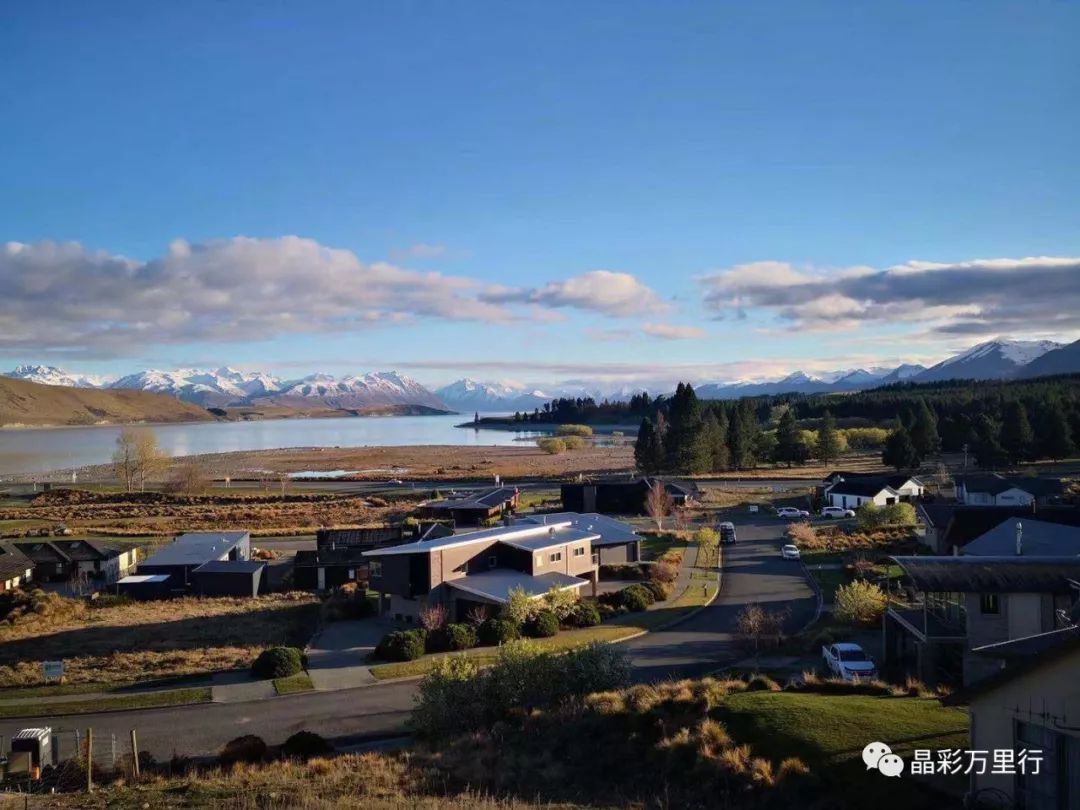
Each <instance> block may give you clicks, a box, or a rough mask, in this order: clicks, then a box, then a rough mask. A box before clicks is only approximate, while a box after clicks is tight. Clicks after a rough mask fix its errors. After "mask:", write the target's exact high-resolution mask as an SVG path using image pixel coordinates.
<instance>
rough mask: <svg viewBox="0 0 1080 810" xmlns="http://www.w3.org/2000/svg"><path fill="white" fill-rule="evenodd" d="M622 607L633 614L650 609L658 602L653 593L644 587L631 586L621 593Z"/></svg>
mask: <svg viewBox="0 0 1080 810" xmlns="http://www.w3.org/2000/svg"><path fill="white" fill-rule="evenodd" d="M619 595H620V602H621V603H622V606H623V607H624V608H626V609H627V610H629V611H630V612H632V613H638V612H640V611H642V610H646V609H648V607H649V605H651V604H652V603H653V602H655V601H656V599H655V598H654V597H653V595H652V591H650V590H649V589H648V588H646V587H645V586H643V585H631V586H630V587H628V588H623V589H622V590H621V591H619Z"/></svg>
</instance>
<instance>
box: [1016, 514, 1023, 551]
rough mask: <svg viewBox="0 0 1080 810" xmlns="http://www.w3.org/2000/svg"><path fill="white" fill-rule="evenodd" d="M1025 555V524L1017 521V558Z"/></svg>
mask: <svg viewBox="0 0 1080 810" xmlns="http://www.w3.org/2000/svg"><path fill="white" fill-rule="evenodd" d="M1023 554H1024V524H1023V523H1021V522H1020V521H1019V520H1018V521H1016V556H1017V557H1020V556H1023Z"/></svg>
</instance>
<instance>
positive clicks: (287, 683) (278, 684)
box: [274, 672, 315, 695]
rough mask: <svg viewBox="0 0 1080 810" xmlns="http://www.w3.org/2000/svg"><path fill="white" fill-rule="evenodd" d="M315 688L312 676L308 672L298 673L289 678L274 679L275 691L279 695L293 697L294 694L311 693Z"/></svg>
mask: <svg viewBox="0 0 1080 810" xmlns="http://www.w3.org/2000/svg"><path fill="white" fill-rule="evenodd" d="M314 688H315V684H313V683H312V682H311V676H310V675H308V674H307V673H306V672H297V673H296V674H295V675H290V676H288V677H287V678H274V689H275V690H276V691H277V693H278V694H279V695H291V694H293V693H294V692H310V691H311V690H312V689H314Z"/></svg>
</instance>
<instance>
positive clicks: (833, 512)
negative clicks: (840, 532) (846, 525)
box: [821, 506, 855, 518]
mask: <svg viewBox="0 0 1080 810" xmlns="http://www.w3.org/2000/svg"><path fill="white" fill-rule="evenodd" d="M821 516H822V517H827V518H853V517H855V510H854V509H844V508H843V507H840V506H826V507H824V508H823V509H822V510H821Z"/></svg>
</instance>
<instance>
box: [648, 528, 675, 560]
mask: <svg viewBox="0 0 1080 810" xmlns="http://www.w3.org/2000/svg"><path fill="white" fill-rule="evenodd" d="M684 543H685V541H684V540H680V539H679V538H677V537H675V536H674V535H672V534H659V535H657V534H646V535H643V536H642V538H641V558H642V559H643V560H655V559H656V558H657V557H659V556H660V555H661V554H663V553H664V552H665V551H667V550H668V549H669V548H671V547H672V546H675V545H683V544H684Z"/></svg>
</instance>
